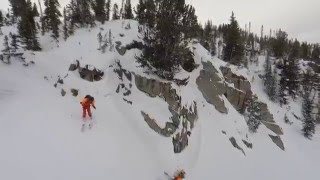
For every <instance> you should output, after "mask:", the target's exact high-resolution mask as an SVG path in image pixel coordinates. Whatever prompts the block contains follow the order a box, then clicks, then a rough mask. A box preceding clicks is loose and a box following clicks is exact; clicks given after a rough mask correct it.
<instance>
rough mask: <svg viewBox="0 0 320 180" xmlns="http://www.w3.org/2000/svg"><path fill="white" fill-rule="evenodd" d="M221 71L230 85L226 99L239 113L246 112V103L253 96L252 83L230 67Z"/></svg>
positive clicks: (221, 68)
mask: <svg viewBox="0 0 320 180" xmlns="http://www.w3.org/2000/svg"><path fill="white" fill-rule="evenodd" d="M220 70H221V72H222V74H223V76H224V78H225V81H226V82H227V83H228V84H230V85H229V86H227V90H226V93H225V96H226V98H227V99H228V100H229V101H230V103H231V104H232V105H233V107H234V108H235V109H236V110H237V111H239V112H244V110H245V108H246V101H247V100H248V99H249V98H251V96H252V91H251V84H250V82H249V81H248V80H247V79H246V78H245V77H243V76H239V75H236V74H234V73H233V72H232V71H231V69H230V68H228V67H223V66H221V67H220ZM231 85H232V86H231Z"/></svg>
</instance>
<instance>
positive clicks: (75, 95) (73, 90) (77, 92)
mask: <svg viewBox="0 0 320 180" xmlns="http://www.w3.org/2000/svg"><path fill="white" fill-rule="evenodd" d="M70 91H71V93H72V95H73V96H74V97H77V96H78V94H79V90H78V89H73V88H72V89H71V90H70Z"/></svg>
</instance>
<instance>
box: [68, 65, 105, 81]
mask: <svg viewBox="0 0 320 180" xmlns="http://www.w3.org/2000/svg"><path fill="white" fill-rule="evenodd" d="M77 69H78V72H79V74H80V77H81V78H82V79H85V80H87V81H90V82H93V81H100V80H101V79H102V77H103V75H104V72H102V71H101V70H99V69H97V68H95V67H93V66H91V65H85V66H84V67H81V66H80V62H79V61H78V60H77V61H76V63H73V64H71V65H70V66H69V71H75V70H77Z"/></svg>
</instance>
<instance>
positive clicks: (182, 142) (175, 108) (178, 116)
mask: <svg viewBox="0 0 320 180" xmlns="http://www.w3.org/2000/svg"><path fill="white" fill-rule="evenodd" d="M135 84H136V86H137V88H138V89H139V90H140V91H142V92H144V93H146V94H147V95H149V96H150V97H160V98H162V99H163V100H164V101H166V102H167V103H168V109H169V111H170V112H171V114H172V117H171V118H170V119H168V120H170V121H171V122H169V121H168V122H167V123H166V127H164V128H161V127H160V126H159V125H158V124H157V123H156V120H154V119H152V118H150V116H149V115H148V114H147V113H146V112H141V113H142V116H143V117H144V120H145V121H146V122H147V124H148V125H149V127H150V128H151V129H153V130H154V131H155V132H157V133H159V134H161V135H163V136H165V137H170V136H172V135H174V136H173V138H172V143H173V147H174V152H175V153H180V152H182V151H183V150H184V149H185V148H186V147H187V146H188V137H189V136H190V135H191V132H190V131H188V129H192V128H193V127H194V123H195V121H196V120H197V119H198V114H197V105H196V103H195V102H194V103H193V105H192V106H190V107H187V106H184V105H181V97H180V96H178V95H177V92H176V90H175V89H174V88H172V86H171V84H170V83H164V82H160V81H157V80H155V79H148V78H146V77H142V76H139V75H135ZM180 126H182V127H180ZM178 128H179V129H182V130H181V131H180V132H178Z"/></svg>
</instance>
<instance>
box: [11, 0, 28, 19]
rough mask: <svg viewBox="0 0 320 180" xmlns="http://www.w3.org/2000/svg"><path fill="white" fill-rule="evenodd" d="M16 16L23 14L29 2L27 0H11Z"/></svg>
mask: <svg viewBox="0 0 320 180" xmlns="http://www.w3.org/2000/svg"><path fill="white" fill-rule="evenodd" d="M9 2H10V5H11V8H12V13H13V16H14V17H18V16H21V17H22V16H23V15H24V12H25V8H26V6H27V2H26V1H25V0H9Z"/></svg>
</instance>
